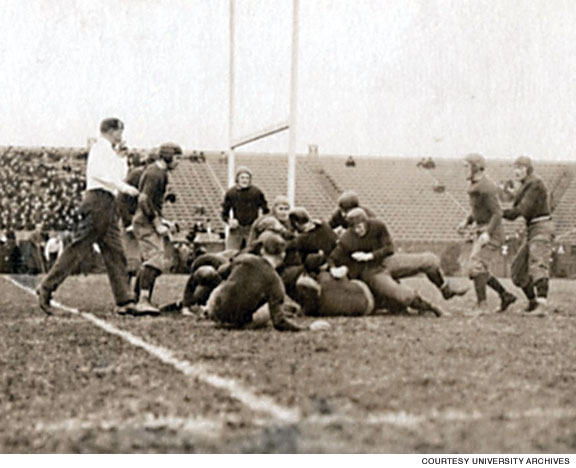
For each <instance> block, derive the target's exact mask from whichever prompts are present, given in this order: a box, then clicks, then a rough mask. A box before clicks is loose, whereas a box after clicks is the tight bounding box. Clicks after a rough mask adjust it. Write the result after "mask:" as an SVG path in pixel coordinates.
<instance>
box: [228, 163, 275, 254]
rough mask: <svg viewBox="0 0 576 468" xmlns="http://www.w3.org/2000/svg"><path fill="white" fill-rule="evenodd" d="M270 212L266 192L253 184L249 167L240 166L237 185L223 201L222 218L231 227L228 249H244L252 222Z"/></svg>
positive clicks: (237, 173)
mask: <svg viewBox="0 0 576 468" xmlns="http://www.w3.org/2000/svg"><path fill="white" fill-rule="evenodd" d="M230 212H232V216H231V214H230ZM268 212H269V210H268V204H267V202H266V197H265V196H264V193H262V190H260V189H259V188H258V187H256V186H255V185H252V173H251V172H250V170H249V169H248V168H247V167H239V168H238V171H237V172H236V185H235V186H234V187H231V188H230V189H229V190H228V191H227V192H226V195H225V196H224V202H223V203H222V219H223V220H224V222H225V223H227V224H228V227H229V232H228V237H227V238H226V249H232V250H242V249H243V248H244V247H246V246H247V245H248V238H249V237H250V229H251V228H252V224H253V223H254V221H256V219H258V217H259V216H260V215H262V214H267V213H268Z"/></svg>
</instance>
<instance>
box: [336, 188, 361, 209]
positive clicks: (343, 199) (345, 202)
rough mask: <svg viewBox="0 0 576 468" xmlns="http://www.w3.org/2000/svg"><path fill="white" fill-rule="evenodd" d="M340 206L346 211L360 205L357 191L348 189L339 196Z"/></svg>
mask: <svg viewBox="0 0 576 468" xmlns="http://www.w3.org/2000/svg"><path fill="white" fill-rule="evenodd" d="M338 206H339V207H340V209H342V210H344V211H349V210H351V209H352V208H357V207H358V206H360V200H359V199H358V195H357V194H356V192H354V191H352V190H348V191H346V192H344V193H343V194H342V195H340V196H339V197H338Z"/></svg>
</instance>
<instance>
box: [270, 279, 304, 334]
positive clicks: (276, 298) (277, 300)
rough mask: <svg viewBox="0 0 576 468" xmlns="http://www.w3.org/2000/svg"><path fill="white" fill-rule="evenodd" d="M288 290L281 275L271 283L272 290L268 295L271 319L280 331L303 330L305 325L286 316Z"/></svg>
mask: <svg viewBox="0 0 576 468" xmlns="http://www.w3.org/2000/svg"><path fill="white" fill-rule="evenodd" d="M285 295H286V292H285V290H284V285H283V284H282V280H281V279H280V278H279V277H277V276H276V277H275V278H274V282H273V284H271V285H270V292H269V296H268V308H269V310H270V319H271V320H272V325H274V328H275V329H276V330H278V331H290V332H297V331H301V330H303V327H301V326H300V325H298V324H296V323H294V322H293V321H292V320H290V319H288V318H287V317H286V314H285V312H284V307H283V306H284V297H285Z"/></svg>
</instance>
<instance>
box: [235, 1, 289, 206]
mask: <svg viewBox="0 0 576 468" xmlns="http://www.w3.org/2000/svg"><path fill="white" fill-rule="evenodd" d="M299 7H300V1H299V0H292V44H291V62H290V100H289V114H288V120H287V121H282V122H279V123H276V124H274V125H272V126H270V127H267V128H264V129H262V130H259V131H257V132H255V133H252V134H250V135H245V136H243V137H240V138H236V137H235V133H234V132H235V127H234V117H235V113H234V107H235V104H236V102H235V65H236V63H235V39H236V38H235V36H236V21H235V14H236V0H229V22H230V24H229V33H230V41H229V46H230V50H229V75H228V76H229V83H228V85H229V90H228V106H229V108H228V186H230V187H231V186H232V185H234V183H235V178H236V149H237V148H240V147H241V146H244V145H247V144H249V143H253V142H255V141H259V140H262V139H264V138H267V137H269V136H272V135H276V134H277V133H280V132H284V131H286V130H288V173H287V182H288V184H287V196H288V200H289V201H290V204H291V205H292V206H294V201H295V198H296V128H297V127H296V117H297V115H296V114H297V111H298V106H297V104H298V99H297V91H298V29H299Z"/></svg>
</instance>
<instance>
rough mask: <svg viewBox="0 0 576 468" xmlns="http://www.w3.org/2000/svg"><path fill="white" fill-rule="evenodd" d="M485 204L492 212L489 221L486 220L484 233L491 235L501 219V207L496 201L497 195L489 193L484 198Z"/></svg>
mask: <svg viewBox="0 0 576 468" xmlns="http://www.w3.org/2000/svg"><path fill="white" fill-rule="evenodd" d="M486 204H487V205H488V209H489V210H490V213H492V216H491V217H490V221H488V225H487V228H486V233H487V234H488V235H489V236H490V237H492V236H493V235H494V232H495V231H496V228H498V226H499V225H500V222H501V221H502V208H501V207H500V203H498V196H497V195H496V194H493V195H490V196H489V197H488V199H487V200H486Z"/></svg>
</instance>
